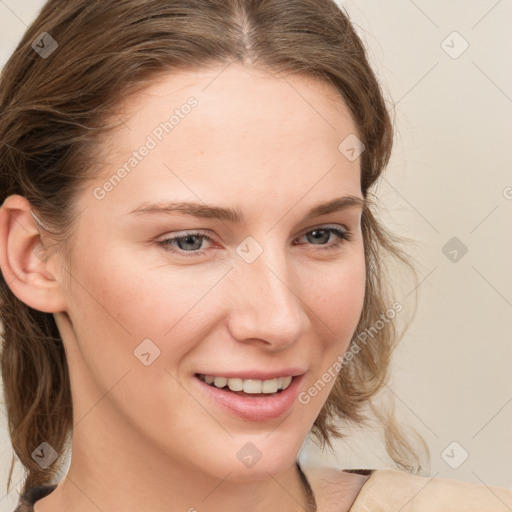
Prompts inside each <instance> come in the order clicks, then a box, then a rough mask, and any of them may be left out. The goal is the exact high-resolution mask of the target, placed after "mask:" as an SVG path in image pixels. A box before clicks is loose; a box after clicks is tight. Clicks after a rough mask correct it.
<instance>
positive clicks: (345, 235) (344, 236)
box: [157, 226, 352, 258]
mask: <svg viewBox="0 0 512 512" xmlns="http://www.w3.org/2000/svg"><path fill="white" fill-rule="evenodd" d="M314 231H328V232H329V233H334V234H335V235H337V236H338V237H339V238H338V241H336V242H334V243H332V244H330V245H325V244H320V245H321V246H322V245H325V246H324V247H322V248H321V249H320V250H321V251H330V250H334V249H337V248H339V247H341V246H342V245H343V244H344V243H345V242H350V240H351V239H352V233H351V232H350V231H349V230H348V229H347V230H345V231H342V230H341V229H338V228H332V227H328V226H319V227H316V228H313V229H310V230H309V231H306V232H305V233H303V234H302V235H301V236H300V237H299V238H302V237H303V236H305V235H307V234H308V233H312V232H314ZM189 236H195V237H201V238H204V239H206V240H208V241H210V242H212V241H213V240H212V238H211V237H209V236H208V235H206V234H205V233H204V232H201V231H185V234H183V235H180V236H174V237H171V238H166V239H165V240H161V241H159V242H157V243H158V245H160V246H161V247H163V249H164V250H165V251H169V252H172V253H175V254H178V255H180V256H184V257H185V258H191V257H195V256H203V255H204V254H205V250H202V251H199V250H197V251H183V250H181V249H176V248H175V247H174V246H173V245H171V243H172V242H175V241H176V240H182V239H185V238H187V237H189Z"/></svg>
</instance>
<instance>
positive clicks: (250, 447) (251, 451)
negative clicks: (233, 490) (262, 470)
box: [236, 443, 263, 468]
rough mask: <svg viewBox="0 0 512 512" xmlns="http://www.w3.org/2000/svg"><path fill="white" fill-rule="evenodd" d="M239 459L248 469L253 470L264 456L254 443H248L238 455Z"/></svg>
mask: <svg viewBox="0 0 512 512" xmlns="http://www.w3.org/2000/svg"><path fill="white" fill-rule="evenodd" d="M236 456H237V457H238V459H239V460H240V461H241V462H243V463H244V464H245V465H246V466H247V467H248V468H252V467H253V466H254V465H255V464H256V463H257V462H258V461H259V460H260V459H261V457H262V456H263V454H262V453H261V452H260V451H259V450H258V448H256V446H255V445H254V444H252V443H246V444H244V445H243V446H242V448H240V450H238V452H237V453H236Z"/></svg>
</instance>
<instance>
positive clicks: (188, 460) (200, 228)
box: [56, 64, 365, 479]
mask: <svg viewBox="0 0 512 512" xmlns="http://www.w3.org/2000/svg"><path fill="white" fill-rule="evenodd" d="M120 119H121V120H122V121H123V124H121V126H120V128H119V130H118V131H116V132H115V133H114V134H113V135H112V137H111V138H109V139H108V140H105V143H104V147H103V148H102V151H100V152H99V153H98V155H96V159H97V161H98V162H99V163H101V165H102V171H101V177H100V178H98V179H95V180H94V181H93V182H90V183H88V184H87V185H86V186H85V187H84V189H83V190H82V191H81V192H80V194H79V196H78V199H77V210H78V211H79V212H80V214H79V216H78V218H77V224H76V233H75V238H74V239H73V246H72V250H71V254H70V260H69V268H68V272H69V274H68V272H64V270H63V268H64V267H62V269H61V271H60V272H61V276H62V282H63V283H65V284H64V285H63V286H64V288H63V290H64V294H65V302H66V312H65V314H59V315H57V321H58V325H59V328H60V329H61V331H62V333H63V337H64V340H65V346H66V350H67V354H68V360H69V365H70V369H71V382H72V392H73V400H74V415H75V418H74V421H75V429H74V430H75V439H74V442H75V443H82V442H83V443H84V444H83V446H86V444H87V446H90V447H94V446H95V447H96V448H97V451H98V453H100V451H101V450H100V449H99V448H100V447H101V448H102V449H103V450H104V451H112V450H114V449H115V450H117V453H119V454H120V455H119V457H120V458H121V459H122V458H123V457H124V456H125V455H127V456H128V455H129V457H128V458H127V460H133V457H136V458H138V460H140V461H141V464H142V463H143V461H146V462H145V463H147V464H150V463H149V462H148V461H151V460H156V459H155V457H156V458H159V460H161V461H163V460H169V461H170V460H172V464H175V465H177V466H181V467H187V468H189V469H190V468H193V469H194V470H195V471H202V472H204V473H208V474H214V475H217V476H218V475H223V476H225V475H228V474H230V475H231V478H233V479H245V478H248V477H250V478H254V477H256V478H261V477H263V476H267V474H268V472H270V473H271V474H276V473H277V472H279V471H283V470H284V469H286V468H288V467H289V466H290V465H291V464H293V463H294V462H295V460H296V456H297V453H298V451H299V449H300V447H301V445H302V443H303V441H304V439H305V437H306V436H307V434H308V432H309V431H310V429H311V427H312V425H313V422H314V421H315V418H316V417H317V415H318V413H319V411H320V409H321V407H322V405H323V404H324V402H325V400H326V399H327V396H328V393H329V391H330V389H331V388H332V385H333V383H334V379H333V375H334V372H335V371H336V370H339V364H337V361H338V362H339V361H340V360H341V358H342V355H343V353H344V352H345V351H346V349H347V347H348V344H349V341H350V339H351V337H352V335H353V333H354V331H355V328H356V325H357V323H358V320H359V317H360V314H361V310H362V305H363V298H364V283H365V265H364V248H363V240H362V234H361V225H360V218H361V212H362V210H361V204H359V202H358V199H359V200H362V194H361V189H360V170H359V163H360V160H359V158H357V156H358V152H359V148H358V147H357V146H356V145H355V142H357V140H356V139H355V134H356V133H357V132H356V127H355V126H354V124H353V121H352V120H351V117H350V115H349V111H348V109H347V108H346V107H345V106H344V104H343V103H342V101H341V100H340V99H339V97H338V96H337V95H336V92H335V91H334V90H333V89H330V88H329V87H328V86H327V85H324V84H322V83H320V82H316V81H314V80H311V79H307V78H304V77H298V76H295V77H293V76H287V77H286V78H277V77H276V76H272V75H267V74H264V73H263V72H256V71H253V70H248V69H245V68H242V67H241V66H238V65H234V64H232V65H230V66H228V67H227V68H221V67H218V68H215V69H211V70H207V69H203V70H202V71H196V72H191V71H181V72H179V73H173V74H172V75H169V76H166V77H164V78H160V79H158V80H156V81H155V82H154V84H153V85H151V86H150V87H149V88H147V89H145V90H144V91H143V92H141V93H138V94H137V95H136V96H133V97H131V98H130V99H129V100H128V101H126V102H125V103H124V104H123V105H122V112H121V113H120ZM347 137H349V138H348V139H347ZM345 139H347V140H345ZM344 141H345V142H344ZM340 144H341V146H340ZM347 197H351V198H352V200H348V199H343V198H347ZM333 201H334V203H332V202H333ZM184 203H187V205H185V204H184ZM329 203H331V206H336V204H337V206H338V208H334V207H332V208H323V210H324V211H323V212H322V211H319V210H317V211H315V209H318V207H319V206H320V205H326V204H329ZM343 205H345V206H344V207H342V206H343ZM320 210H322V208H321V209H320ZM311 211H312V212H311ZM347 232H349V238H350V239H345V238H344V237H345V235H346V233H347ZM56 268H57V267H56ZM213 378H215V380H214V382H213V384H210V382H211V381H212V379H213ZM290 379H291V383H290ZM315 383H316V387H315ZM226 385H227V386H228V388H226V387H223V386H226ZM216 386H218V387H216ZM287 386H288V387H287ZM312 386H313V388H312ZM283 387H284V388H286V389H284V390H282V391H279V392H278V389H279V388H283ZM230 388H231V389H230ZM240 390H242V391H240ZM77 446H78V444H77ZM92 449H93V448H92ZM78 452H79V450H78V448H77V452H76V453H77V454H78ZM77 457H78V455H77ZM152 457H153V458H152Z"/></svg>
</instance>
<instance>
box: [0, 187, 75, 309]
mask: <svg viewBox="0 0 512 512" xmlns="http://www.w3.org/2000/svg"><path fill="white" fill-rule="evenodd" d="M31 212H32V209H31V205H30V203H29V202H28V201H27V199H25V198H24V197H22V196H19V195H11V196H9V197H7V199H6V200H5V201H4V204H3V205H2V207H1V208H0V269H1V270H2V274H3V276H4V279H5V281H6V282H7V285H8V286H9V288H10V289H11V290H12V292H13V293H14V295H16V297H18V299H20V300H21V301H22V302H24V303H25V304H27V305H28V306H30V307H31V308H33V309H37V310H39V311H43V312H45V313H57V312H60V311H64V309H65V307H64V306H65V302H64V295H63V293H62V288H61V283H60V282H59V279H57V278H56V277H58V276H55V275H53V274H52V272H51V271H50V270H49V268H48V252H47V250H46V248H45V246H44V243H43V240H42V238H41V236H40V228H39V229H38V225H37V222H36V219H35V218H34V216H33V214H32V213H31Z"/></svg>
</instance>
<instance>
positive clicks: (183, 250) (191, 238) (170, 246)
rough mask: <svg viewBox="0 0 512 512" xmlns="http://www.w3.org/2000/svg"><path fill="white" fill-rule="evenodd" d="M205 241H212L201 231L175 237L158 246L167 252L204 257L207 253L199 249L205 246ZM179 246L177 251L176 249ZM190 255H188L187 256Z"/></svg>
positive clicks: (161, 241) (162, 241) (166, 239)
mask: <svg viewBox="0 0 512 512" xmlns="http://www.w3.org/2000/svg"><path fill="white" fill-rule="evenodd" d="M203 240H209V241H210V242H211V241H212V239H211V238H210V237H209V236H208V235H205V234H204V233H203V232H201V231H187V232H185V233H184V234H181V235H179V236H173V237H170V238H165V239H164V240H160V241H159V242H158V244H159V245H160V246H162V247H163V248H164V249H165V250H167V251H170V252H174V253H177V254H181V255H183V256H186V257H189V256H202V255H203V254H204V253H205V252H204V251H199V250H198V249H199V248H200V247H201V246H202V245H203V244H202V241H203ZM176 246H177V249H176ZM187 253H188V254H187Z"/></svg>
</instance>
